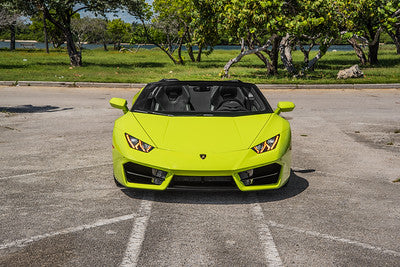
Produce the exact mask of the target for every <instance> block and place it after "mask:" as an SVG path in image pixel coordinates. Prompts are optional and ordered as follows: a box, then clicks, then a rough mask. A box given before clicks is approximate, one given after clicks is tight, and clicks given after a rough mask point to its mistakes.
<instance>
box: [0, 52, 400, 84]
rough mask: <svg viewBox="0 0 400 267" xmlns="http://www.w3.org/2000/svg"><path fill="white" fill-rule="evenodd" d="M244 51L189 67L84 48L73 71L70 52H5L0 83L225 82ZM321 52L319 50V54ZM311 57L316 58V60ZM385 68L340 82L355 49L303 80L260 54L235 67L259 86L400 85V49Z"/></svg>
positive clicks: (152, 55) (236, 74) (156, 57)
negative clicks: (270, 67) (270, 66)
mask: <svg viewBox="0 0 400 267" xmlns="http://www.w3.org/2000/svg"><path fill="white" fill-rule="evenodd" d="M238 53H239V51H228V50H215V51H214V52H213V53H212V54H211V55H209V56H205V55H203V61H202V62H200V63H192V62H189V61H187V60H188V57H187V56H186V61H187V62H186V64H185V65H184V66H176V65H174V64H173V63H172V62H171V61H170V60H169V59H168V57H167V56H166V55H165V54H164V53H163V52H161V51H159V50H157V49H152V50H145V49H141V50H139V51H138V52H124V53H120V52H117V51H112V50H110V51H102V50H84V51H83V54H82V58H83V64H84V66H83V67H79V68H71V67H70V65H69V58H68V54H67V52H66V51H65V50H52V51H51V52H50V54H46V53H45V52H44V51H43V50H39V49H32V50H26V49H24V50H16V51H14V52H10V51H8V50H0V80H2V81H69V82H83V81H90V82H127V83H147V82H152V81H157V80H160V79H162V78H178V79H181V80H219V79H221V78H220V77H219V74H220V73H221V71H222V70H223V67H224V65H225V64H226V62H227V61H228V60H229V59H231V58H233V57H235V56H236V55H237V54H238ZM315 53H316V52H314V54H315ZM314 54H313V53H311V55H310V58H311V57H312V56H314ZM302 57H303V55H302V54H301V52H299V51H295V52H294V53H293V58H294V61H295V64H296V65H297V66H301V64H302ZM379 61H380V63H379V65H377V66H363V67H361V69H362V70H363V72H364V74H365V75H366V77H365V78H361V79H348V80H336V75H337V72H338V71H339V70H341V69H344V68H347V67H350V66H352V65H354V64H358V59H357V57H356V55H355V53H354V52H353V51H350V52H328V53H327V54H326V55H325V56H324V57H323V58H322V59H321V60H320V61H319V63H318V65H317V67H316V69H315V71H314V72H311V73H309V74H308V75H307V77H304V78H301V79H293V78H292V77H289V76H288V75H287V72H286V70H284V69H283V68H282V65H280V66H279V75H278V76H276V77H268V76H266V70H265V68H264V66H263V64H262V62H261V61H260V60H259V59H258V58H257V57H256V56H255V55H250V56H247V57H244V58H243V59H242V61H241V62H239V63H237V64H235V65H233V66H232V68H231V70H230V74H231V78H230V79H240V80H242V81H246V82H253V83H299V84H312V83H400V55H396V53H395V48H394V46H390V45H385V46H382V47H381V49H380V51H379Z"/></svg>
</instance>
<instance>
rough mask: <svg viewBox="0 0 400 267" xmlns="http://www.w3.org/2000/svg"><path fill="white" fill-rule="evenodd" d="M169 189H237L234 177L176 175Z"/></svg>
mask: <svg viewBox="0 0 400 267" xmlns="http://www.w3.org/2000/svg"><path fill="white" fill-rule="evenodd" d="M169 187H210V188H213V187H215V188H217V187H218V188H224V187H228V188H235V187H236V185H235V182H234V181H233V177H232V176H181V175H174V177H173V178H172V181H171V183H170V184H169Z"/></svg>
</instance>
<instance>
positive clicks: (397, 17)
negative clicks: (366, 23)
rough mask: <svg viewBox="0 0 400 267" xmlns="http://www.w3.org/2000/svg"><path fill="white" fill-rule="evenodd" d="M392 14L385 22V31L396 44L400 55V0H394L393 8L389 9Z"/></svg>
mask: <svg viewBox="0 0 400 267" xmlns="http://www.w3.org/2000/svg"><path fill="white" fill-rule="evenodd" d="M388 13H389V14H391V16H390V17H389V18H388V21H387V23H386V24H385V31H386V32H387V33H388V34H389V36H390V37H391V38H392V40H393V42H394V44H395V45H396V50H397V54H398V55H400V1H399V0H397V1H393V5H392V6H391V10H389V11H388Z"/></svg>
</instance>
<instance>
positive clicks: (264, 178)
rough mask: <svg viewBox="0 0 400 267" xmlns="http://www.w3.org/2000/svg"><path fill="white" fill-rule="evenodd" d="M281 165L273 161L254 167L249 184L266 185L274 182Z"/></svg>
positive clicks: (277, 178) (277, 177) (276, 179)
mask: <svg viewBox="0 0 400 267" xmlns="http://www.w3.org/2000/svg"><path fill="white" fill-rule="evenodd" d="M281 167H282V166H281V165H279V164H277V163H274V164H270V165H266V166H262V167H260V168H255V169H254V173H253V176H252V177H251V178H252V179H253V183H252V184H251V185H267V184H276V183H277V182H278V180H279V174H280V172H281Z"/></svg>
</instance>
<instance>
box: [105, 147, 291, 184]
mask: <svg viewBox="0 0 400 267" xmlns="http://www.w3.org/2000/svg"><path fill="white" fill-rule="evenodd" d="M138 153H141V154H138ZM151 153H152V152H151ZM166 153H167V154H169V153H168V152H166ZM250 153H253V151H250ZM143 154H144V153H142V152H137V153H136V155H138V156H142V155H143ZM149 154H150V153H149ZM149 154H145V156H149ZM264 154H266V153H264ZM275 155H276V154H275ZM244 157H245V155H244ZM264 157H265V155H264ZM245 158H246V157H245ZM151 162H152V161H151V160H147V159H146V158H140V157H134V158H133V157H130V158H128V157H125V156H123V155H122V153H121V152H120V151H118V149H116V148H114V149H113V168H114V175H115V178H116V179H117V181H118V182H119V183H120V184H121V185H123V186H125V187H128V188H140V189H150V190H165V189H167V188H177V187H182V186H185V187H186V186H193V187H195V188H196V187H197V188H204V187H207V188H210V187H211V188H225V187H230V188H238V189H239V190H241V191H256V190H268V189H277V188H280V187H282V186H283V185H285V184H286V183H287V181H288V179H289V176H290V164H291V150H290V146H289V148H288V149H287V150H286V151H285V153H283V155H282V154H281V156H280V157H279V158H275V159H274V158H272V159H270V160H265V158H264V160H262V161H261V162H254V161H248V160H245V161H241V162H240V164H238V165H239V166H245V167H243V168H240V167H239V168H232V169H233V170H229V169H228V170H227V169H225V170H219V169H217V168H207V166H204V167H205V168H196V169H193V168H192V169H189V168H187V165H186V164H185V166H182V167H183V168H182V169H180V168H179V161H174V164H173V165H174V166H173V167H174V168H166V167H165V166H159V165H156V164H152V163H151ZM155 162H157V161H155ZM222 165H223V164H222ZM185 167H186V168H185ZM153 169H154V170H160V171H163V172H164V176H163V177H162V178H160V177H156V176H155V175H154V170H153ZM248 170H252V176H250V177H243V175H240V173H242V172H246V171H248ZM241 176H242V177H241Z"/></svg>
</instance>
